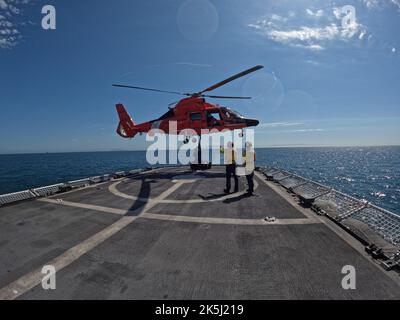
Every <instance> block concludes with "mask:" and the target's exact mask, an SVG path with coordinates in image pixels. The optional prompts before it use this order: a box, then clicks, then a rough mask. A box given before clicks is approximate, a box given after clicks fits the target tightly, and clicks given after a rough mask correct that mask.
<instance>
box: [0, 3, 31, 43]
mask: <svg viewBox="0 0 400 320" xmlns="http://www.w3.org/2000/svg"><path fill="white" fill-rule="evenodd" d="M30 1H31V0H0V10H2V11H1V15H0V49H2V48H3V49H4V48H12V47H14V46H15V45H16V44H17V43H18V41H19V40H20V39H21V32H20V30H19V27H21V26H23V25H25V24H24V22H21V21H19V20H20V18H19V17H20V16H21V8H22V7H23V6H24V5H27V4H29V2H30Z"/></svg>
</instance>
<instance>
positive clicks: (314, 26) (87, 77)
mask: <svg viewBox="0 0 400 320" xmlns="http://www.w3.org/2000/svg"><path fill="white" fill-rule="evenodd" d="M45 4H52V5H54V6H55V8H56V10H57V11H56V12H57V29H56V30H43V29H42V27H41V19H42V17H43V15H42V14H41V9H42V7H43V6H44V5H45ZM344 5H353V6H354V8H355V9H356V20H355V21H353V22H352V23H350V24H349V25H348V26H347V27H346V28H343V27H342V22H341V19H342V17H343V16H344V15H343V14H341V12H340V9H341V8H342V7H343V6H344ZM398 30H400V0H346V1H334V2H333V1H326V0H323V1H311V0H296V1H294V0H292V1H287V0H279V1H278V0H270V1H268V0H257V1H255V0H246V1H244V0H218V1H211V0H210V1H208V0H187V1H183V0H158V1H155V0H147V1H131V0H117V1H113V2H110V1H102V0H86V1H39V0H0V72H1V73H0V108H1V116H0V137H1V139H0V153H20V152H63V151H97V150H134V149H142V148H144V146H145V143H144V138H143V137H139V138H135V139H133V140H124V139H122V138H120V137H119V136H117V135H116V133H115V128H116V125H117V116H116V112H115V108H114V105H115V103H118V102H122V103H124V104H125V106H126V107H127V109H128V110H129V112H130V113H131V116H132V117H133V119H134V120H135V121H136V122H142V121H147V120H150V119H154V118H157V117H158V116H159V115H161V114H162V113H164V112H165V111H166V110H167V104H168V103H170V102H173V101H175V100H176V97H175V96H173V95H164V94H156V93H149V92H140V91H129V90H123V89H118V88H113V87H111V84H112V83H115V82H117V83H126V84H131V85H139V86H149V87H156V88H161V89H166V90H177V91H184V92H185V91H189V92H193V91H196V90H200V89H203V88H205V87H207V86H208V85H210V84H213V83H215V82H217V81H219V80H222V79H224V78H226V77H227V76H230V75H231V74H233V73H236V72H239V71H242V70H243V69H246V68H249V67H251V66H254V65H257V64H262V65H264V66H265V69H264V70H262V71H258V72H257V73H254V74H253V75H251V76H248V77H246V78H242V79H239V80H238V81H236V82H233V83H231V84H229V85H227V86H225V87H223V88H220V89H218V90H216V91H215V94H221V95H223V94H230V95H238V94H243V95H251V96H253V97H254V99H253V100H250V101H234V100H227V101H225V100H219V101H215V102H218V103H220V104H222V105H228V106H231V107H232V108H233V109H236V110H237V111H239V112H241V113H242V114H245V115H246V116H249V117H254V118H257V119H259V120H260V122H261V125H260V126H259V127H258V128H257V129H256V145H257V146H258V147H263V146H320V145H321V146H323V145H382V144H400V105H399V97H400V74H399V70H400V38H399V36H398Z"/></svg>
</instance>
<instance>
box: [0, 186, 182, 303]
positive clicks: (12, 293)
mask: <svg viewBox="0 0 400 320" xmlns="http://www.w3.org/2000/svg"><path fill="white" fill-rule="evenodd" d="M182 184H183V182H180V181H178V182H177V183H176V184H174V185H173V186H172V187H171V188H169V189H167V190H165V191H164V192H163V193H161V194H160V195H159V196H158V197H156V198H154V199H152V200H151V201H149V202H148V203H146V204H145V206H144V207H143V208H138V209H136V210H132V213H138V215H137V216H124V217H122V218H121V219H119V220H117V221H116V222H114V223H113V224H111V225H110V226H108V227H106V228H105V229H103V230H102V231H100V232H98V233H97V234H95V235H94V236H92V237H90V238H88V239H86V240H84V241H83V242H81V243H79V244H78V245H76V246H74V247H72V248H71V249H69V250H67V251H66V252H64V253H63V254H61V255H60V256H58V257H56V258H54V259H53V260H51V261H49V262H47V263H45V264H44V265H52V266H54V267H55V269H56V271H57V272H58V271H60V270H62V269H63V268H65V267H67V266H68V265H70V264H71V263H73V262H74V261H76V260H77V259H79V258H80V257H81V256H83V255H84V254H86V253H88V252H89V251H90V250H92V249H94V248H95V247H97V246H98V245H100V244H101V243H103V242H104V241H105V240H107V239H109V238H110V237H111V236H113V235H114V234H116V233H117V232H119V231H121V230H122V229H123V228H125V227H126V226H128V225H129V224H131V223H132V222H133V221H135V220H136V219H137V218H138V217H140V214H141V213H144V212H146V211H147V210H149V209H150V208H152V207H154V206H155V205H157V204H158V203H159V201H160V200H162V199H164V198H166V197H168V196H169V195H170V194H171V193H173V192H174V191H176V190H177V189H178V188H179V187H180V186H181V185H182ZM103 211H104V210H103ZM125 213H126V211H125ZM43 276H44V275H43V274H42V268H38V269H36V270H34V271H31V272H29V273H27V274H25V275H24V276H22V277H20V278H19V279H17V280H15V281H14V282H12V283H10V284H8V285H7V286H5V287H3V288H1V289H0V300H14V299H16V298H18V297H19V296H21V295H22V294H24V293H26V292H27V291H29V290H31V289H33V288H34V287H36V286H37V285H39V284H40V283H41V282H42V278H43Z"/></svg>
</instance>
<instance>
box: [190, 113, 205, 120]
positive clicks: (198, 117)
mask: <svg viewBox="0 0 400 320" xmlns="http://www.w3.org/2000/svg"><path fill="white" fill-rule="evenodd" d="M201 118H202V117H201V112H193V113H191V114H190V120H191V121H201Z"/></svg>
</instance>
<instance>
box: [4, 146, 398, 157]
mask: <svg viewBox="0 0 400 320" xmlns="http://www.w3.org/2000/svg"><path fill="white" fill-rule="evenodd" d="M373 147H400V144H381V145H270V146H262V147H255V149H281V148H373ZM213 149H218V148H217V147H216V148H213ZM176 150H177V149H176ZM141 151H146V149H132V150H127V149H121V150H93V151H43V152H13V153H0V155H1V156H8V155H10V156H11V155H33V154H68V153H100V152H104V153H105V152H141ZM165 151H169V150H165Z"/></svg>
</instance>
